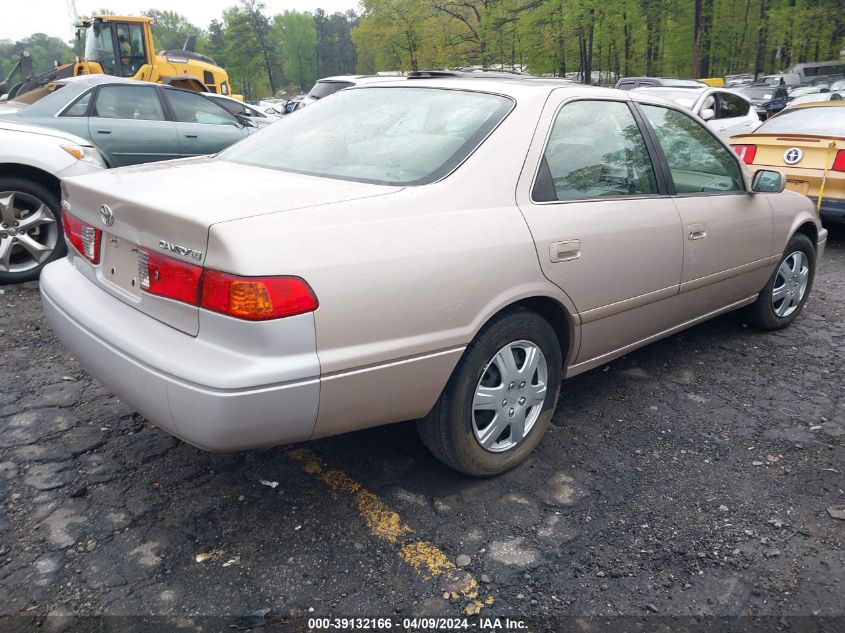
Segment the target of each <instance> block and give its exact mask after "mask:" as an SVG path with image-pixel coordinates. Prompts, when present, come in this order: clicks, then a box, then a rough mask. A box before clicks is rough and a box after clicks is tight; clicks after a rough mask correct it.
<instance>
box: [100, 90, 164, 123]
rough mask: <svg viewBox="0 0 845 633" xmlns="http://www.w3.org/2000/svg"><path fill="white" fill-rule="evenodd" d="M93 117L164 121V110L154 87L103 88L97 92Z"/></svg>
mask: <svg viewBox="0 0 845 633" xmlns="http://www.w3.org/2000/svg"><path fill="white" fill-rule="evenodd" d="M93 115H94V116H97V117H101V118H104V119H134V120H137V121H164V110H163V109H162V107H161V101H159V98H158V95H157V94H156V88H154V87H153V86H103V87H102V88H100V90H99V91H98V92H97V101H96V102H95V103H94V113H93Z"/></svg>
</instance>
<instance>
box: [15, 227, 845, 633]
mask: <svg viewBox="0 0 845 633" xmlns="http://www.w3.org/2000/svg"><path fill="white" fill-rule="evenodd" d="M831 239H832V243H831V244H830V245H829V247H828V254H827V257H826V260H825V262H824V265H823V267H822V269H821V270H820V273H819V275H818V277H817V279H816V284H815V288H814V289H813V293H812V296H811V298H810V301H809V303H808V304H807V307H806V309H805V311H804V314H803V316H802V317H801V318H800V319H799V320H798V321H797V322H796V323H795V324H794V325H793V326H792V327H791V328H789V329H787V330H786V331H783V332H779V333H776V334H765V333H760V332H757V331H754V330H753V329H749V328H747V327H746V326H745V325H744V323H743V321H742V318H741V316H740V315H729V316H727V317H724V318H720V319H717V320H715V321H713V322H710V323H707V324H704V325H702V326H699V327H696V328H694V329H692V330H689V331H687V332H685V333H683V334H681V335H678V336H674V337H672V338H670V339H668V340H665V341H662V342H660V343H657V344H655V345H652V346H650V347H648V348H646V349H643V350H640V351H638V352H636V353H633V354H630V355H628V356H627V357H625V358H623V359H621V360H618V361H615V362H613V363H611V364H610V365H608V366H605V367H602V368H599V369H597V370H595V371H592V372H590V373H588V374H586V375H582V376H579V377H577V378H575V379H573V380H571V381H569V382H567V383H565V385H564V390H563V394H562V400H561V404H560V405H559V408H558V411H557V412H556V415H555V420H554V425H553V427H552V428H551V429H550V432H549V434H548V436H547V437H546V438H545V440H544V441H543V443H542V444H541V445H540V447H539V449H538V450H537V451H536V453H535V454H534V456H533V457H532V458H531V459H529V461H528V462H527V463H525V464H524V465H523V466H521V467H520V468H518V469H516V470H515V471H513V472H510V473H508V474H506V475H504V476H501V477H498V478H495V479H490V480H486V481H479V480H472V479H468V478H465V477H462V476H459V475H456V474H455V473H454V472H451V471H449V470H448V469H446V468H445V467H443V466H441V465H440V464H439V463H437V462H435V461H434V460H433V459H432V458H431V457H430V456H429V455H428V453H427V452H426V451H425V449H424V448H423V447H422V446H421V444H420V442H419V441H418V439H417V437H416V433H415V429H414V427H413V425H412V424H400V425H394V426H390V427H384V428H379V429H374V430H370V431H365V432H360V433H354V434H351V435H346V436H342V437H337V438H333V439H330V440H324V441H319V442H314V443H311V444H308V445H304V446H302V447H295V448H299V449H303V450H292V449H290V448H278V449H273V450H266V451H260V452H251V453H244V454H234V455H215V454H208V453H203V452H200V451H198V450H196V449H194V448H191V447H190V446H187V445H185V444H182V443H180V442H179V441H177V440H175V439H173V438H171V437H170V436H168V435H166V434H164V433H163V432H161V431H159V430H157V429H156V428H154V427H153V426H151V425H150V424H148V423H147V422H145V421H144V420H143V419H142V418H141V417H140V416H138V415H136V414H134V413H133V412H132V411H131V410H130V409H128V408H127V407H126V406H125V405H123V404H122V403H121V402H119V401H118V400H117V399H116V398H114V397H113V396H111V395H109V394H108V393H107V392H106V391H104V390H103V389H102V388H101V387H100V386H98V385H97V383H95V382H93V381H92V380H91V379H90V378H89V377H88V376H86V375H85V373H84V372H83V371H82V370H81V369H80V368H79V366H78V365H77V364H76V363H75V362H74V361H73V360H72V359H71V358H70V357H69V356H68V355H67V354H66V353H65V352H64V351H63V349H62V346H61V345H60V344H59V343H58V342H57V341H56V339H55V338H54V337H53V335H52V333H51V332H50V330H49V329H48V327H47V326H46V324H45V322H44V319H43V317H42V314H41V309H40V306H39V299H38V291H37V286H36V285H35V284H25V285H22V286H17V287H5V288H4V289H3V291H4V294H3V295H2V296H0V354H1V355H2V356H1V357H2V363H0V421H2V422H0V424H2V426H0V475H2V476H0V486H2V488H0V490H2V498H3V499H4V507H3V509H2V511H0V578H2V584H0V614H2V615H13V616H25V617H15V618H11V619H7V620H6V621H5V625H4V627H3V628H4V630H12V629H14V628H19V629H21V630H23V629H24V628H26V627H32V626H36V625H39V624H42V626H41V628H40V629H39V630H55V629H59V628H62V627H63V626H65V625H66V624H68V623H69V622H71V623H72V622H77V623H79V621H78V620H77V621H74V620H67V619H65V620H62V619H56V618H49V619H47V620H46V621H43V619H44V617H45V616H47V615H48V614H51V615H53V616H56V615H65V616H90V615H103V614H105V615H138V614H157V615H165V616H172V617H174V618H175V619H174V620H172V622H175V623H177V624H178V626H179V627H187V628H184V629H183V628H179V630H191V624H193V625H194V628H196V627H201V624H200V623H201V622H203V620H202V619H200V618H198V617H196V616H218V618H219V619H218V620H214V621H213V622H216V625H215V626H219V630H229V629H228V624H227V623H229V622H234V621H235V618H236V617H237V616H238V615H239V614H242V613H244V612H248V611H254V610H256V609H261V608H267V607H269V608H272V609H273V611H272V613H271V614H269V616H268V617H269V618H270V620H271V621H275V620H278V619H280V618H290V617H294V618H297V617H304V618H307V617H309V616H310V617H313V616H325V617H336V616H340V617H342V616H354V615H368V616H392V617H394V618H403V617H407V616H411V615H422V614H429V615H434V614H439V615H450V616H462V615H464V614H466V613H470V614H472V613H475V612H479V613H480V614H481V615H482V616H500V617H505V616H510V617H521V618H526V619H527V621H529V622H530V623H532V628H544V627H545V625H547V624H551V623H554V622H559V621H560V620H558V618H561V617H563V616H572V615H577V616H616V615H628V616H655V615H661V616H668V615H683V616H690V615H709V614H712V615H730V616H736V615H746V616H776V618H777V620H776V622H778V623H780V625H783V626H786V624H787V620H785V619H782V618H781V616H801V615H819V616H845V521H843V520H837V519H835V518H833V517H832V516H831V515H830V514H829V513H828V508H829V507H832V506H834V507H840V508H842V507H845V492H843V489H845V474H843V472H845V443H843V434H845V398H843V395H842V394H843V386H845V377H843V370H845V301H843V297H845V231H842V230H838V231H835V232H834V231H832V238H831ZM459 557H460V558H459ZM456 565H460V566H456ZM127 621H130V620H129V619H127ZM208 622H211V621H208ZM472 622H473V623H474V624H475V623H476V622H477V620H476V619H475V618H473V620H472ZM841 622H842V620H840V623H841ZM221 623H223V624H221ZM774 628H776V627H774ZM215 630H217V629H215Z"/></svg>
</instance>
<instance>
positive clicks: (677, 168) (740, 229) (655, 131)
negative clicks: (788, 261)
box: [638, 103, 774, 321]
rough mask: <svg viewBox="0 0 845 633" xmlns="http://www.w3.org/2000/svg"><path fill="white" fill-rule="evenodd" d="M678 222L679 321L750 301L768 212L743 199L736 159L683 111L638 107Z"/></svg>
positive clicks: (764, 268)
mask: <svg viewBox="0 0 845 633" xmlns="http://www.w3.org/2000/svg"><path fill="white" fill-rule="evenodd" d="M638 108H639V109H640V110H641V111H642V113H643V116H644V117H645V119H646V120H647V121H648V123H649V126H650V129H649V133H650V134H652V135H653V136H654V139H655V140H656V145H657V146H658V147H659V149H660V151H662V153H663V155H664V157H663V159H662V160H661V163H662V164H663V166H664V168H665V169H666V170H667V171H668V173H667V174H666V177H667V181H668V182H669V185H670V186H671V187H672V190H673V197H672V199H673V200H674V203H675V205H676V206H677V209H678V212H679V214H680V217H681V222H682V223H683V236H684V239H683V244H684V267H683V276H682V278H681V289H680V295H679V301H678V314H677V316H678V317H679V318H680V319H681V320H682V321H687V320H690V319H694V318H697V317H700V316H702V315H704V314H709V313H712V312H717V311H719V310H722V309H725V308H727V307H729V306H733V305H737V304H740V303H742V302H743V301H747V300H748V299H749V298H753V296H754V295H756V294H757V293H758V292H759V291H760V289H761V288H762V287H763V286H764V285H765V283H766V280H767V279H768V276H769V274H770V272H771V266H770V260H771V256H772V255H773V253H772V246H773V235H774V234H773V231H774V227H773V216H772V208H771V206H770V204H769V201H768V200H767V199H766V196H765V195H761V194H751V193H749V190H748V188H747V183H746V182H745V179H744V176H743V172H742V169H741V167H740V164H739V158H738V156H737V155H736V154H735V153H734V152H733V151H732V150H730V149H729V148H728V147H727V146H725V145H724V144H723V143H721V142H719V140H718V139H716V138H715V137H714V136H713V134H712V133H711V132H710V130H709V129H708V128H706V127H705V126H703V125H701V124H700V123H699V122H698V121H697V120H696V119H694V118H693V117H691V116H689V115H688V114H687V113H686V112H683V111H681V110H679V109H675V108H673V107H669V106H663V105H656V104H655V105H650V104H646V103H640V104H639V106H638Z"/></svg>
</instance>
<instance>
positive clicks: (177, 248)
mask: <svg viewBox="0 0 845 633" xmlns="http://www.w3.org/2000/svg"><path fill="white" fill-rule="evenodd" d="M158 247H159V248H160V249H161V250H163V251H168V252H170V253H176V254H177V255H181V256H182V257H190V258H191V259H193V260H196V261H200V260H201V259H202V251H198V250H194V249H193V248H188V247H186V246H182V245H180V244H174V243H173V242H168V241H167V240H159V241H158Z"/></svg>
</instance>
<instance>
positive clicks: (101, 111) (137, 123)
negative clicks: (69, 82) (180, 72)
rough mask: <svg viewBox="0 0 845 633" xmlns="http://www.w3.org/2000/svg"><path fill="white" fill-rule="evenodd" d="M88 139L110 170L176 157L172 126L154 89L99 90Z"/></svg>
mask: <svg viewBox="0 0 845 633" xmlns="http://www.w3.org/2000/svg"><path fill="white" fill-rule="evenodd" d="M88 137H89V138H90V139H91V141H92V142H93V143H94V144H95V145H96V146H97V147H98V148H100V150H102V152H103V153H104V154H105V155H106V159H107V160H108V162H109V164H110V165H111V166H113V167H121V166H124V165H135V164H137V163H148V162H151V161H156V160H167V159H171V158H178V156H179V136H178V133H177V131H176V127H175V124H174V123H173V122H172V121H169V120H167V116H166V114H165V110H164V106H163V104H162V102H161V100H160V99H159V96H158V89H157V88H156V87H155V86H149V85H137V86H135V85H124V84H116V85H106V86H101V87H100V88H99V89H98V90H97V92H96V94H95V96H94V104H93V109H92V110H91V116H90V118H89V119H88Z"/></svg>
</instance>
